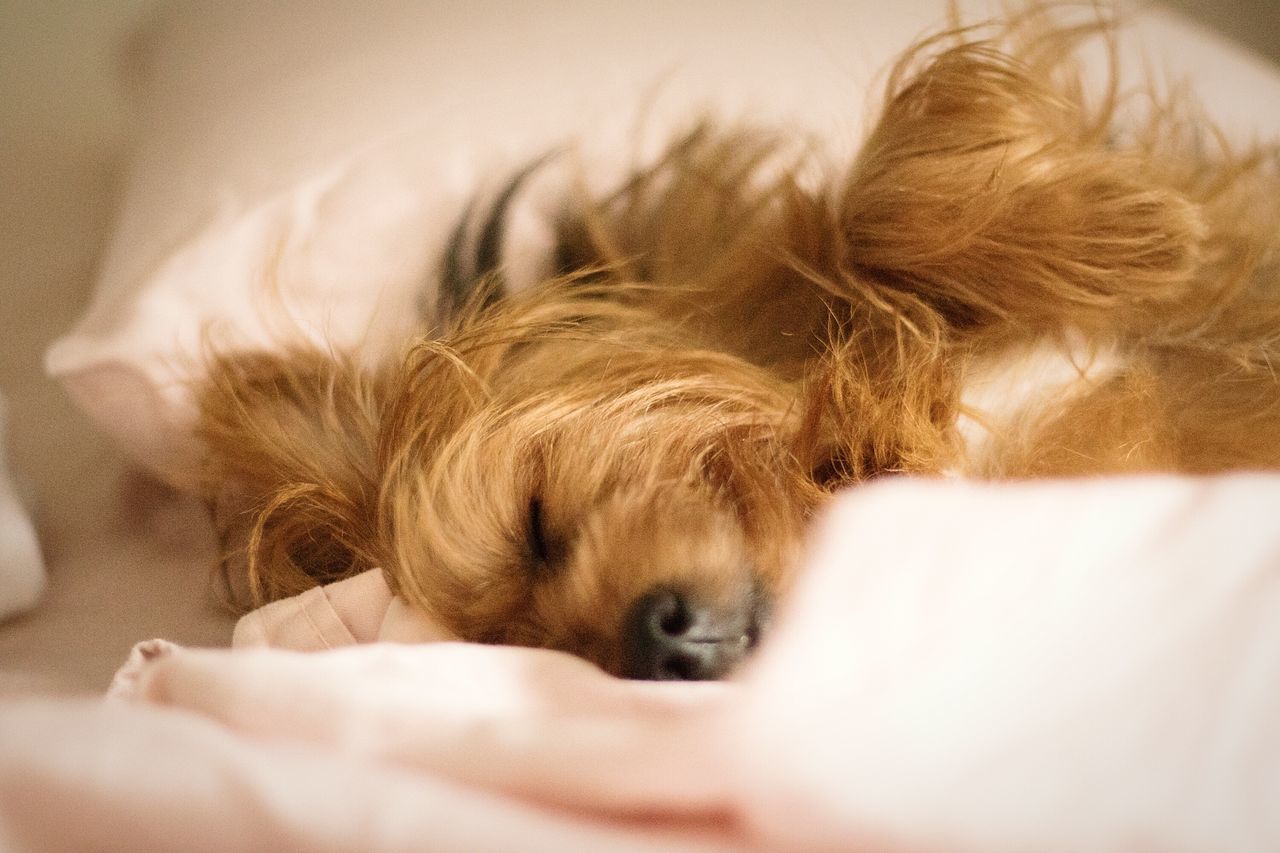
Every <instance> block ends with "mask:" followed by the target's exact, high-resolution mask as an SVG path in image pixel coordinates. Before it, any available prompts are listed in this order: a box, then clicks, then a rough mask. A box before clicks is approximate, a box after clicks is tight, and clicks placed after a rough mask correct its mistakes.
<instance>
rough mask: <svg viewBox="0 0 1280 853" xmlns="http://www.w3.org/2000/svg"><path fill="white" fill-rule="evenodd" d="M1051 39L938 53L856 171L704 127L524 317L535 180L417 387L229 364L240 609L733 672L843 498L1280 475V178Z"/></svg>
mask: <svg viewBox="0 0 1280 853" xmlns="http://www.w3.org/2000/svg"><path fill="white" fill-rule="evenodd" d="M1051 17H1052V16H1051V15H1049V14H1048V13H1044V12H1031V13H1027V14H1024V15H1021V16H1018V17H1016V18H1015V19H1013V20H1011V21H1009V22H1006V23H1004V24H1002V25H999V26H996V27H994V28H988V29H963V28H957V29H953V30H950V31H947V32H945V33H942V34H939V35H936V36H933V37H931V38H928V39H925V40H923V41H922V42H920V43H918V44H916V45H915V46H913V47H912V48H910V49H909V50H908V51H907V52H906V53H905V54H904V55H903V56H902V57H901V58H900V59H899V60H898V61H897V63H896V65H895V66H894V67H893V68H892V69H891V71H890V73H889V75H888V78H887V86H886V91H885V93H884V101H883V107H882V109H881V112H880V115H879V118H878V121H877V122H876V123H875V124H874V126H873V127H872V129H871V131H870V132H869V134H868V135H867V137H866V139H865V141H864V143H863V145H862V147H861V150H860V153H859V154H858V155H857V156H856V158H854V159H853V161H852V162H849V163H841V164H834V166H833V165H832V164H825V163H822V162H820V160H819V158H818V157H817V155H816V154H813V153H811V152H808V153H807V152H806V151H805V150H804V148H803V146H797V145H796V144H795V142H796V141H795V140H792V139H788V138H787V136H786V134H785V133H782V132H770V131H768V130H760V129H719V128H716V127H715V126H714V125H713V124H711V123H701V124H699V125H698V126H696V127H694V128H693V129H692V130H690V131H688V132H687V133H685V134H683V135H681V136H680V137H679V138H677V139H674V140H673V141H672V143H671V144H670V146H669V147H668V149H667V151H666V153H665V155H664V156H662V157H661V158H660V159H658V160H657V162H654V163H650V164H648V165H647V166H646V167H645V168H643V169H639V170H637V171H636V172H635V174H634V175H632V176H631V177H630V179H629V180H627V181H626V182H625V183H624V184H623V185H621V186H618V187H617V188H616V189H615V190H614V191H613V192H610V193H608V194H605V195H603V196H589V195H586V194H583V193H566V195H565V199H564V204H563V206H562V214H561V216H560V218H559V220H558V225H557V229H556V233H557V241H556V250H555V255H556V262H557V267H558V274H557V275H555V276H553V277H551V278H550V279H549V280H547V281H545V282H542V283H540V284H539V285H538V286H536V287H533V288H528V289H523V290H521V291H520V292H518V293H514V292H508V288H507V287H506V285H505V281H504V274H503V263H502V258H501V257H500V252H499V251H498V250H497V248H496V247H497V246H498V245H499V244H500V243H501V240H500V239H498V236H499V235H500V232H501V228H502V223H503V220H504V216H505V215H506V209H507V203H508V202H509V200H510V197H511V196H512V194H514V193H515V192H517V191H518V189H519V187H520V184H521V182H522V181H523V180H524V179H525V177H526V176H527V172H526V173H525V174H521V175H519V176H517V177H516V178H515V179H514V180H513V181H512V182H511V185H510V187H509V191H508V192H505V193H503V194H501V195H500V197H499V199H498V201H497V202H495V203H494V204H493V205H492V206H491V208H490V210H489V212H488V213H487V215H483V216H480V217H479V222H480V225H479V226H478V227H471V225H472V224H473V223H470V220H468V223H463V224H462V225H461V226H460V227H459V230H458V234H457V237H456V238H455V240H454V241H453V244H452V246H451V247H450V250H449V252H448V256H447V257H446V259H445V263H444V264H443V268H442V270H441V274H440V282H439V283H438V284H439V289H440V290H441V292H442V294H443V298H442V299H441V306H442V311H441V313H438V315H437V316H436V317H435V318H433V321H434V322H437V323H441V322H442V323H443V324H444V328H443V330H441V331H428V328H429V324H427V323H425V322H424V326H423V334H421V335H420V336H419V337H417V338H416V339H413V340H408V341H405V343H404V346H403V348H402V350H401V352H400V353H399V354H398V355H397V356H396V357H394V358H390V359H387V360H384V361H382V362H381V363H378V364H374V365H368V364H366V363H364V361H363V360H362V359H361V358H360V354H359V353H358V352H343V351H336V352H335V351H328V350H321V349H318V348H316V347H313V346H304V345H296V346H292V347H282V348H281V349H280V350H279V351H276V352H273V353H259V354H253V353H250V354H245V353H239V354H229V355H224V356H222V357H219V358H216V359H215V360H214V364H213V370H212V371H211V377H210V379H209V381H208V382H207V383H206V385H205V386H204V387H203V389H202V391H201V416H202V421H201V437H202V439H203V441H204V443H205V446H206V447H207V448H208V458H207V465H206V468H205V477H206V480H205V482H206V489H207V492H208V494H209V495H210V497H211V498H213V499H216V500H217V501H218V502H219V504H220V507H219V515H220V517H221V518H222V519H224V522H225V523H224V526H225V528H226V530H227V533H228V535H229V537H231V539H232V540H233V541H235V542H236V548H237V551H238V552H239V553H240V555H241V558H240V559H236V560H233V561H232V563H233V564H234V565H236V566H237V571H238V572H242V573H243V574H242V577H241V581H242V583H240V584H239V585H240V586H241V588H243V589H244V590H246V591H247V593H248V594H249V597H250V599H251V601H252V602H253V603H261V602H264V601H267V600H271V599H274V598H279V597H282V596H287V595H292V594H296V593H298V592H300V591H302V590H303V589H305V588H307V587H310V586H313V585H315V584H317V583H326V582H330V581H334V580H338V579H340V578H343V577H347V576H350V575H352V574H355V573H358V572H361V571H364V570H367V569H369V568H374V567H379V568H381V569H382V570H383V572H384V573H385V574H386V577H387V579H388V581H389V583H390V585H391V587H392V589H393V590H394V591H395V592H396V593H397V594H398V595H400V596H401V597H403V598H404V599H405V600H406V601H408V602H409V603H410V604H411V605H413V606H415V607H417V608H420V609H421V610H422V611H424V612H425V613H426V614H427V615H428V616H429V617H430V618H432V619H433V620H434V621H436V622H438V623H439V624H441V625H444V626H446V627H447V628H448V629H449V630H450V631H451V632H452V633H453V634H454V635H456V636H457V637H458V638H461V639H465V640H473V641H478V642H485V643H506V644H518V645H527V646H538V647H547V648H553V649H560V650H565V651H569V652H572V653H575V654H578V655H581V656H583V657H585V658H587V659H588V660H591V661H593V662H595V663H596V664H598V665H599V666H600V667H602V668H603V669H605V670H607V671H608V672H611V673H614V674H617V675H619V676H625V677H633V678H653V679H710V678H718V677H721V676H723V675H725V674H726V673H728V672H730V671H731V670H732V669H733V667H734V666H735V665H736V664H737V663H738V662H739V661H741V660H742V659H743V657H744V656H745V655H747V654H748V653H749V652H750V650H751V649H752V647H754V646H755V645H756V644H757V643H758V642H759V639H760V636H761V634H762V632H763V631H764V630H765V629H766V627H767V622H768V613H769V610H770V607H771V604H772V602H773V601H774V600H776V599H777V598H778V597H779V596H783V595H785V594H786V590H787V587H788V584H789V581H790V579H791V578H792V576H793V575H794V573H795V571H796V568H797V566H798V563H799V557H800V553H801V542H802V539H803V536H804V532H805V528H806V525H807V524H808V522H809V520H810V518H811V517H812V516H813V514H814V513H815V511H817V510H818V509H819V508H820V507H821V506H822V505H823V503H824V501H825V500H826V499H827V497H828V496H829V495H830V494H831V493H832V492H833V491H834V490H836V489H840V488H844V487H848V486H855V485H857V484H859V483H862V482H864V481H867V480H869V479H871V478H875V477H879V476H883V475H887V474H919V475H941V476H965V477H984V478H1018V477H1040V476H1068V475H1081V474H1102V473H1116V472H1137V471H1181V472H1210V471H1220V470H1225V469H1231V468H1243V467H1275V466H1276V465H1277V464H1278V463H1280V383H1278V381H1277V378H1276V374H1275V372H1274V370H1273V366H1274V365H1275V364H1277V363H1280V290H1278V289H1277V288H1280V271H1278V267H1277V265H1278V264H1280V252H1278V247H1280V176H1278V174H1277V158H1276V152H1275V151H1274V150H1273V149H1263V148H1255V149H1251V150H1248V151H1243V152H1240V151H1231V150H1229V149H1228V148H1227V146H1226V145H1225V144H1223V143H1221V142H1219V141H1218V140H1217V138H1216V137H1215V136H1214V133H1213V132H1212V129H1211V128H1207V127H1205V126H1203V125H1201V124H1198V123H1196V122H1194V121H1190V120H1188V119H1187V118H1185V116H1186V113H1185V112H1183V111H1181V110H1180V109H1179V108H1178V105H1177V104H1176V103H1166V104H1161V105H1158V106H1157V107H1156V108H1153V109H1152V110H1151V111H1150V115H1148V116H1146V117H1145V118H1143V119H1141V120H1137V119H1134V118H1132V117H1131V118H1129V119H1127V120H1126V119H1122V118H1121V116H1120V113H1121V109H1120V107H1121V103H1122V98H1121V96H1120V94H1118V90H1117V89H1116V88H1115V87H1111V88H1109V89H1105V93H1104V94H1103V95H1101V96H1096V97H1091V96H1090V95H1089V94H1088V90H1087V87H1085V86H1084V85H1082V84H1081V82H1080V80H1079V75H1078V69H1077V68H1076V66H1075V63H1074V60H1073V58H1072V55H1073V51H1074V50H1075V49H1076V48H1077V47H1078V46H1079V44H1080V42H1081V41H1083V40H1084V39H1087V38H1094V37H1096V38H1101V39H1103V40H1106V41H1110V39H1111V35H1110V28H1109V26H1108V25H1107V24H1106V23H1094V24H1092V25H1090V26H1087V27H1062V26H1055V25H1054V24H1053V23H1052V21H1051V20H1050V19H1051ZM543 165H544V164H542V163H535V165H533V166H531V167H530V170H528V171H532V170H536V169H538V168H542V167H543ZM815 174H822V175H825V177H824V178H822V179H819V180H814V179H813V175H815ZM473 218H474V217H473ZM472 232H478V233H472ZM471 244H474V246H472V245H471ZM920 535H928V531H921V533H920ZM1028 570H1033V569H1032V568H1031V567H1029V569H1028Z"/></svg>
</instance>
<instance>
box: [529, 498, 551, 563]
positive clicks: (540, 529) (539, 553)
mask: <svg viewBox="0 0 1280 853" xmlns="http://www.w3.org/2000/svg"><path fill="white" fill-rule="evenodd" d="M529 550H530V552H532V554H533V558H534V560H535V561H536V563H537V567H538V569H539V570H540V571H545V570H546V569H547V566H548V564H549V563H550V562H551V546H550V540H549V539H548V538H547V529H546V519H545V518H543V511H542V498H539V497H537V496H534V497H532V498H530V499H529Z"/></svg>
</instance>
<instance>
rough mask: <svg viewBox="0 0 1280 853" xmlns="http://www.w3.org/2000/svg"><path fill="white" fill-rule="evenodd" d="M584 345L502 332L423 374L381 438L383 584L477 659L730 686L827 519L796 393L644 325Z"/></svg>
mask: <svg viewBox="0 0 1280 853" xmlns="http://www.w3.org/2000/svg"><path fill="white" fill-rule="evenodd" d="M544 307H545V306H544ZM557 310H560V309H557ZM573 310H575V311H581V310H588V311H589V310H591V309H590V308H588V307H584V306H583V305H581V304H579V305H578V306H577V307H576V308H575V309H573ZM561 313H563V311H562V310H561ZM595 320H599V318H595ZM575 325H576V331H573V332H566V331H565V329H564V327H563V326H561V327H559V328H558V329H554V330H548V326H547V324H546V323H545V322H544V321H535V322H534V323H533V324H532V325H528V324H522V322H521V321H520V319H518V318H516V319H513V318H512V317H511V316H509V312H508V313H507V314H505V315H504V314H503V313H502V312H500V315H499V316H496V317H493V318H491V319H489V320H488V321H486V322H485V323H484V324H482V325H481V326H480V327H478V328H475V329H471V330H468V331H467V332H464V333H463V334H462V335H460V336H459V337H458V338H457V339H455V340H452V341H449V342H447V344H446V345H441V344H438V343H433V344H425V345H423V347H421V348H420V349H418V350H416V351H415V353H413V354H411V356H410V357H409V359H408V361H407V365H406V367H405V370H404V371H403V373H402V374H401V375H400V376H399V377H398V378H397V379H395V380H392V382H391V383H390V390H389V392H388V393H389V400H390V404H389V408H388V416H387V418H386V419H385V421H384V426H383V429H382V436H381V444H382V456H383V459H384V460H385V464H386V465H387V469H386V471H385V472H384V477H383V481H384V483H385V484H386V485H385V486H384V492H383V506H384V510H385V518H386V520H387V521H386V526H385V530H384V541H385V542H386V543H387V544H388V546H389V547H390V552H389V553H388V554H387V555H386V557H385V558H384V564H383V565H384V568H386V569H387V570H388V572H389V573H390V575H391V576H392V578H393V579H394V581H395V583H396V584H397V586H398V588H399V592H400V593H401V594H402V595H404V596H405V597H406V598H407V599H408V600H409V601H411V602H412V603H414V604H415V605H417V606H418V607H420V608H422V609H423V610H425V611H426V612H427V613H428V614H430V615H431V616H432V617H433V618H434V619H436V620H437V621H439V622H440V623H442V624H443V625H445V626H447V627H448V628H449V629H450V630H451V631H452V632H453V633H454V634H455V635H457V636H458V637H460V638H463V639H467V640H477V641H484V642H494V643H508V644H517V645H526V646H539V647H548V648H554V649H560V650H564V651H568V652H571V653H574V654H577V655H579V656H582V657H585V658H587V659H589V660H592V661H594V662H595V663H597V664H598V665H600V666H601V667H602V668H604V669H606V670H607V671H609V672H612V673H615V674H618V675H624V676H629V677H639V678H685V679H697V678H714V677H719V676H722V675H724V674H725V673H726V672H727V671H729V670H730V669H731V668H732V667H733V665H734V664H736V663H737V662H738V661H739V660H740V659H741V658H742V657H743V656H744V655H745V654H746V652H747V651H749V650H750V648H751V647H753V646H754V645H755V643H756V640H757V637H758V635H759V632H760V630H761V628H762V625H763V622H764V621H765V619H766V618H767V613H768V608H769V602H770V601H771V600H772V598H773V596H774V595H776V594H777V592H778V591H779V589H780V587H781V585H782V584H783V582H784V579H785V577H786V575H787V573H788V571H789V568H790V567H791V565H792V563H793V561H794V558H795V555H794V551H795V548H796V543H797V541H798V536H799V531H800V528H801V525H802V523H803V519H804V517H805V515H806V514H807V513H808V511H809V510H810V508H811V505H812V503H813V501H814V490H813V489H812V488H811V487H810V486H809V485H808V479H807V478H805V477H803V476H801V475H800V474H799V471H800V466H799V465H798V464H797V462H796V457H795V454H794V453H793V447H792V446H791V443H792V442H793V440H794V432H795V430H796V421H797V420H798V414H797V413H796V405H795V402H796V401H795V399H794V392H795V389H794V388H792V387H791V386H790V385H788V384H787V383H785V382H782V381H780V380H778V379H777V378H776V377H775V376H772V375H770V374H769V373H768V372H766V371H763V370H760V369H758V368H755V367H753V366H751V365H749V364H746V363H745V362H742V361H740V360H738V359H735V358H733V357H731V356H727V355H724V354H719V353H711V352H707V351H699V350H697V349H691V348H687V347H686V348H681V347H680V346H678V345H677V344H676V343H675V342H672V341H666V342H664V343H663V344H662V345H657V344H655V343H654V342H653V341H652V340H645V341H642V340H640V338H641V337H643V335H644V333H643V329H644V322H643V320H642V319H638V318H637V315H634V314H632V315H629V316H628V318H627V332H626V333H625V335H619V334H615V333H614V332H613V331H611V330H610V329H609V328H608V327H607V326H608V325H609V324H607V323H606V324H605V326H603V327H602V326H601V325H600V324H599V323H598V322H594V321H593V320H590V319H588V320H585V321H583V320H582V318H578V321H577V322H576V324H575ZM522 329H523V331H521V330H522ZM513 330H516V331H514V332H513ZM446 347H447V348H446Z"/></svg>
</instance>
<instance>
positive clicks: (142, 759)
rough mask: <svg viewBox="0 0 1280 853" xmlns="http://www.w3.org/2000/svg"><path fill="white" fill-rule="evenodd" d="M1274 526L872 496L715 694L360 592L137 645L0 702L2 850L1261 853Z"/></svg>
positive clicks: (1150, 507) (1079, 499)
mask: <svg viewBox="0 0 1280 853" xmlns="http://www.w3.org/2000/svg"><path fill="white" fill-rule="evenodd" d="M1276 507H1280V476H1275V475H1236V476H1229V477H1219V478H1209V479H1192V478H1138V479H1121V480H1096V481H1081V482H1074V483H1034V484H1024V485H1004V486H989V485H976V484H970V483H962V482H928V481H913V480H905V479H904V480H901V481H898V482H888V483H884V484H881V485H875V486H869V487H866V488H862V489H858V490H855V491H852V492H849V493H847V494H846V495H844V496H842V497H841V498H840V499H838V500H837V501H836V502H835V504H834V506H833V507H832V508H831V510H830V511H829V512H828V513H827V514H826V516H825V517H824V519H823V520H822V522H821V523H820V524H819V525H818V532H817V535H816V537H815V540H814V542H813V546H812V548H811V551H810V554H809V558H808V563H809V564H808V567H807V569H806V571H805V573H804V575H803V577H802V579H801V581H800V583H799V584H798V586H797V588H796V590H795V592H794V594H793V595H792V596H791V598H790V599H789V600H788V602H787V603H786V606H785V607H784V608H783V609H782V612H781V613H780V614H779V618H778V622H777V627H776V630H775V631H774V633H773V634H772V635H771V636H770V637H769V638H768V640H767V641H766V642H765V643H764V645H763V647H762V649H761V651H760V654H759V655H758V656H757V657H756V658H755V659H754V660H753V661H752V662H751V663H750V665H749V666H748V667H747V668H746V669H745V670H744V671H743V672H741V673H740V674H739V675H738V676H737V677H735V678H734V679H733V680H731V681H729V682H726V683H700V684H699V683H637V682H626V681H620V680H617V679H614V678H611V677H609V676H607V675H605V674H603V673H602V672H600V671H599V670H597V669H595V668H594V667H593V666H591V665H590V664H588V663H585V662H583V661H580V660H578V659H576V658H572V657H569V656H567V655H564V654H561V653H557V652H551V651H545V650H536V649H515V648H500V647H491V646H476V645H466V644H460V643H453V642H448V641H441V642H431V643H396V642H387V641H385V639H384V640H382V641H372V640H378V638H379V634H380V633H381V632H382V630H383V627H384V626H386V627H387V629H388V630H393V626H394V625H395V624H396V618H392V619H391V620H390V622H389V621H388V616H389V614H391V613H392V611H393V608H392V607H391V601H390V599H389V597H387V596H384V595H383V594H382V593H379V592H378V590H377V584H378V578H377V576H376V575H374V576H367V577H362V578H360V579H356V581H355V582H354V583H352V582H348V583H349V584H350V586H348V588H347V590H346V591H345V592H343V591H338V590H332V591H330V592H329V593H324V594H323V595H326V596H328V598H329V599H330V600H329V602H328V604H327V605H326V606H327V607H328V608H329V609H330V611H331V612H330V616H332V618H333V619H335V620H336V621H337V622H339V623H341V622H343V619H344V616H343V614H347V615H346V617H345V618H346V620H347V622H348V623H349V627H346V628H344V629H343V630H344V631H345V632H346V634H345V635H344V634H343V633H342V631H338V630H336V625H335V624H332V623H331V624H329V625H328V626H327V627H324V628H322V629H321V630H319V631H314V632H312V633H310V634H308V633H307V632H306V631H300V630H294V631H292V633H290V631H285V630H280V626H281V625H287V624H288V623H289V621H290V618H289V617H288V615H287V613H286V612H285V611H287V612H288V613H292V614H293V615H294V616H296V617H297V618H298V619H301V620H305V619H307V618H309V617H308V615H307V614H311V615H312V616H314V614H316V613H317V612H323V611H324V610H325V607H324V606H319V603H318V602H317V600H316V596H318V595H321V594H320V593H317V594H315V595H313V596H312V598H311V599H310V603H309V604H305V603H304V604H302V605H301V606H300V605H299V603H298V602H295V603H294V604H293V605H288V606H286V607H283V608H277V610H276V611H275V615H274V616H273V617H272V619H271V620H268V619H266V617H265V616H264V617H259V618H257V619H255V620H251V621H250V622H248V623H245V624H244V625H242V626H241V629H240V637H241V640H242V645H247V646H248V647H244V648H241V649H238V650H233V651H226V650H198V649H183V648H179V647H176V646H172V645H169V644H165V643H163V642H151V643H145V644H142V645H141V646H139V647H138V648H137V649H136V650H135V652H134V655H133V658H132V659H131V660H130V661H129V662H128V663H127V664H126V666H125V667H124V668H123V669H122V670H121V673H120V675H119V676H118V677H117V679H116V682H115V685H114V687H113V691H112V697H111V699H110V700H109V701H108V702H105V703H103V702H86V701H74V702H73V701H68V700H59V701H55V700H48V699H27V700H22V701H10V702H9V703H8V704H5V705H3V706H0V846H3V847H5V849H76V848H93V849H100V850H112V849H121V850H124V849H128V850H148V849H156V850H159V849H184V850H206V849H208V850H213V849H309V850H343V849H363V850H409V849H425V850H480V849H517V848H518V849H522V850H543V849H546V850H552V849H554V850H670V849H687V850H778V849H787V850H858V849H866V850H881V849H903V850H907V849H909V850H930V849H936V850H951V851H954V850H983V851H1001V850H1009V851H1013V850H1039V851H1056V850H1061V851H1068V850H1073V851H1074V850H1098V851H1105V850H1132V849H1135V848H1141V849H1159V850H1215V851H1233V850H1239V851H1246V850H1248V851H1252V850H1264V849H1277V848H1280V814H1278V813H1277V812H1276V810H1275V809H1274V808H1273V805H1274V803H1276V802H1280V733H1278V732H1277V729H1276V727H1275V725H1274V722H1275V720H1276V719H1280V525H1277V524H1276V523H1275V510H1276ZM355 588H359V592H358V593H355V592H353V590H355ZM347 593H352V595H354V597H352V595H348V594H347ZM356 601H365V602H366V603H370V602H371V603H372V604H370V605H369V609H368V612H362V610H361V607H360V606H355V605H353V602H356ZM348 605H352V606H348ZM290 608H292V609H290ZM410 621H412V620H410ZM271 625H275V626H276V627H274V628H273V627H271ZM423 627H424V626H423V625H418V629H422V628H423ZM394 630H396V631H398V630H400V629H399V628H394ZM415 630H416V629H415ZM326 632H327V633H326ZM321 635H323V636H328V637H331V638H335V637H336V638H338V639H339V640H342V638H343V637H344V636H349V637H350V640H351V642H350V643H349V644H346V645H343V642H341V641H333V640H331V641H328V643H327V645H328V646H336V647H331V648H327V649H326V650H323V651H311V652H303V651H297V650H295V649H294V648H289V647H288V646H289V645H290V644H291V643H293V644H297V645H298V647H305V648H316V647H317V640H316V637H317V636H321ZM288 637H292V638H293V639H285V640H281V639H280V638H288ZM272 638H275V639H274V640H273V639H272ZM299 638H302V639H299ZM361 640H364V641H369V642H360V641H361ZM273 642H275V643H276V645H275V647H272V643H273ZM319 645H320V646H324V645H325V643H319Z"/></svg>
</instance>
